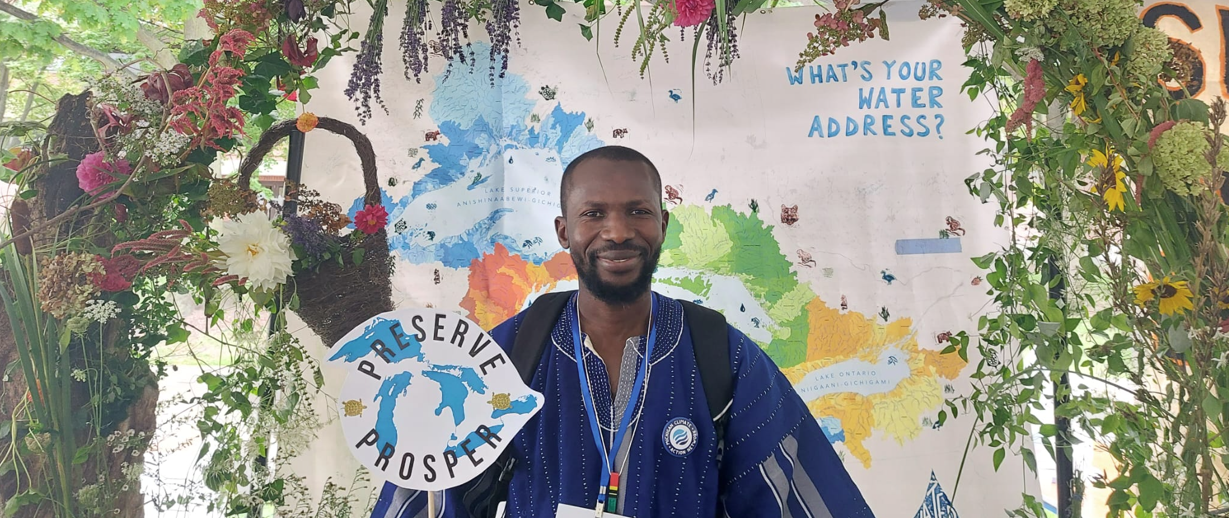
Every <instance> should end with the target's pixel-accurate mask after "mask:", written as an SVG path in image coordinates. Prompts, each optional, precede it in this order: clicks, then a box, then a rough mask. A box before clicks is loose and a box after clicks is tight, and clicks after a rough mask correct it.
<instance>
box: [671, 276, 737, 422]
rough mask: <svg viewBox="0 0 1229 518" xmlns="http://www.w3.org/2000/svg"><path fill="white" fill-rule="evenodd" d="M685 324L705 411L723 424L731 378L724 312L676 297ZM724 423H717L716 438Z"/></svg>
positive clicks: (727, 330) (732, 387) (732, 391)
mask: <svg viewBox="0 0 1229 518" xmlns="http://www.w3.org/2000/svg"><path fill="white" fill-rule="evenodd" d="M679 302H681V303H683V314H684V315H686V318H687V328H688V329H690V332H691V344H692V351H693V352H694V353H695V355H696V368H697V369H699V371H700V382H701V383H702V384H703V385H704V395H705V398H706V399H708V413H709V415H711V416H712V418H713V421H719V422H718V423H717V424H718V425H722V424H724V418H725V411H726V407H727V406H728V405H729V404H730V401H731V400H732V398H733V397H734V379H733V374H731V372H730V333H729V329H730V328H729V326H727V325H726V322H725V315H722V314H721V313H718V312H717V311H714V310H711V309H708V308H706V307H704V306H701V305H699V304H695V303H692V302H688V301H685V300H680V301H679ZM724 432H725V427H724V426H717V435H718V438H721V437H722V435H724Z"/></svg>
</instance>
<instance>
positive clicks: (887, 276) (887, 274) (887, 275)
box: [879, 270, 896, 286]
mask: <svg viewBox="0 0 1229 518" xmlns="http://www.w3.org/2000/svg"><path fill="white" fill-rule="evenodd" d="M879 277H880V278H882V279H883V280H884V281H885V282H887V283H888V285H889V286H891V285H892V281H895V280H896V276H895V275H892V272H889V271H887V270H880V271H879Z"/></svg>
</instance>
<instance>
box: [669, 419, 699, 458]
mask: <svg viewBox="0 0 1229 518" xmlns="http://www.w3.org/2000/svg"><path fill="white" fill-rule="evenodd" d="M699 437H700V432H699V430H696V425H695V423H693V422H691V420H690V419H687V418H686V417H676V418H674V419H671V420H670V421H669V422H667V423H666V428H665V430H663V431H662V434H661V442H662V444H664V445H665V446H666V451H668V452H670V454H671V455H674V456H675V457H682V456H684V455H687V454H688V453H691V452H692V450H695V449H696V443H698V442H699Z"/></svg>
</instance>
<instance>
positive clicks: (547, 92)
mask: <svg viewBox="0 0 1229 518" xmlns="http://www.w3.org/2000/svg"><path fill="white" fill-rule="evenodd" d="M538 93H539V94H541V95H542V98H543V99H546V100H548V101H553V100H555V95H557V94H558V93H559V87H558V86H550V85H542V88H539V89H538Z"/></svg>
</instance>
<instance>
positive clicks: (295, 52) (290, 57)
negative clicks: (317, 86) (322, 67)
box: [282, 33, 320, 68]
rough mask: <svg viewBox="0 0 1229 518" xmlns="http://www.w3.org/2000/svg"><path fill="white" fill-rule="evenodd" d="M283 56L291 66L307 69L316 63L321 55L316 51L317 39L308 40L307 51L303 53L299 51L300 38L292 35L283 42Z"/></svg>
mask: <svg viewBox="0 0 1229 518" xmlns="http://www.w3.org/2000/svg"><path fill="white" fill-rule="evenodd" d="M282 55H284V56H286V60H287V61H289V62H290V64H291V65H294V66H298V67H304V68H307V67H310V66H312V64H313V63H315V62H316V58H317V57H319V55H320V53H319V52H318V51H317V50H316V38H308V39H307V50H306V51H302V50H299V40H298V38H297V37H296V36H295V35H294V34H293V33H292V34H291V35H290V36H287V37H286V39H285V40H284V41H282Z"/></svg>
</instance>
